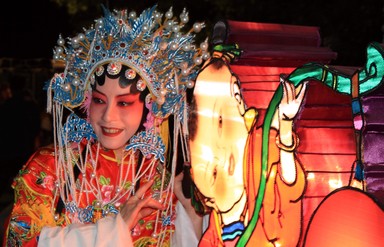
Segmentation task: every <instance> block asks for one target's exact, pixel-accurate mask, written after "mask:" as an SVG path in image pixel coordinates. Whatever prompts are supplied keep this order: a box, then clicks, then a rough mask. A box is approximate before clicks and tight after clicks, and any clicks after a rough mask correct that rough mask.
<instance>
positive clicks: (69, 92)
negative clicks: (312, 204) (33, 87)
mask: <svg viewBox="0 0 384 247" xmlns="http://www.w3.org/2000/svg"><path fill="white" fill-rule="evenodd" d="M187 22H188V13H187V12H186V10H184V11H183V12H182V13H181V15H180V20H177V18H175V17H173V11H172V8H170V9H169V11H167V12H166V13H165V14H164V15H163V14H162V13H160V12H158V11H157V10H156V6H154V7H152V8H149V9H146V10H144V11H143V12H142V13H141V14H140V15H139V16H136V13H135V12H133V11H132V12H129V13H128V11H127V10H121V11H109V10H107V9H104V16H103V17H102V18H100V19H98V20H96V22H95V24H94V26H91V27H90V28H88V29H84V32H83V33H80V34H78V35H77V36H75V37H73V38H69V39H68V42H66V41H65V40H64V39H63V38H61V36H60V37H59V39H58V44H57V47H56V48H55V51H54V59H56V60H58V61H62V62H64V64H65V70H64V71H63V73H60V74H55V76H54V77H53V78H52V79H51V80H50V82H49V84H48V85H47V87H46V89H47V91H48V107H47V110H48V111H50V112H51V113H52V114H53V120H54V121H53V122H54V140H55V143H54V145H52V146H50V147H44V148H41V149H40V150H38V151H37V152H36V153H35V154H34V155H33V156H32V157H31V158H30V159H29V161H28V162H27V163H26V164H25V165H24V167H23V168H22V169H21V170H20V172H19V175H18V176H17V177H16V178H15V180H14V182H13V188H14V190H15V203H14V206H13V209H12V212H11V215H10V217H9V222H8V228H7V231H6V235H5V239H4V246H37V245H39V246H62V245H65V246H169V245H171V244H174V245H176V246H194V245H197V241H198V239H199V235H200V234H201V232H200V231H201V229H199V228H200V224H199V223H200V222H201V217H200V216H198V215H196V214H195V211H194V210H193V207H191V205H190V200H188V199H186V198H185V197H184V196H183V193H182V190H181V180H182V176H183V175H182V173H180V175H177V174H176V173H177V171H176V165H177V163H179V161H180V160H181V162H183V159H182V158H178V157H183V158H184V161H188V159H189V154H188V150H187V149H186V148H185V130H186V129H187V126H186V124H187V115H186V91H187V89H188V88H190V87H192V86H193V80H194V79H195V77H196V75H197V72H198V68H199V65H200V64H201V63H202V59H203V57H207V56H209V55H208V53H207V51H206V48H207V44H206V42H207V41H204V42H203V43H202V45H200V46H196V45H195V44H194V42H195V41H194V39H195V33H197V32H199V31H200V30H201V28H202V27H204V24H203V23H195V24H194V25H193V27H192V28H191V30H189V31H188V32H182V31H181V29H182V28H183V27H184V26H185V25H186V24H187ZM178 153H179V155H177V154H178ZM181 222H182V229H181V228H180V224H181Z"/></svg>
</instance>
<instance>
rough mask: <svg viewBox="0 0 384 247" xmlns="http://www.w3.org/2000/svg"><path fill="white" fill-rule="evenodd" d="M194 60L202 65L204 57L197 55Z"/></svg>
mask: <svg viewBox="0 0 384 247" xmlns="http://www.w3.org/2000/svg"><path fill="white" fill-rule="evenodd" d="M194 62H195V64H196V65H200V64H201V63H202V62H203V59H202V58H201V57H196V58H195V60H194Z"/></svg>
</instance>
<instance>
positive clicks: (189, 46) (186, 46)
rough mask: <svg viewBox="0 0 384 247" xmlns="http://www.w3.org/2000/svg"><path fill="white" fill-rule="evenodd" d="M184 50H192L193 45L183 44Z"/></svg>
mask: <svg viewBox="0 0 384 247" xmlns="http://www.w3.org/2000/svg"><path fill="white" fill-rule="evenodd" d="M183 50H184V51H190V50H191V45H190V44H185V45H184V46H183Z"/></svg>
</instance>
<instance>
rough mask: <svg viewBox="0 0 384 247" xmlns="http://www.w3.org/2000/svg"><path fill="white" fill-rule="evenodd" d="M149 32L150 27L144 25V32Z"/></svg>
mask: <svg viewBox="0 0 384 247" xmlns="http://www.w3.org/2000/svg"><path fill="white" fill-rule="evenodd" d="M148 30H149V27H148V25H147V24H144V25H143V31H144V32H147V31H148Z"/></svg>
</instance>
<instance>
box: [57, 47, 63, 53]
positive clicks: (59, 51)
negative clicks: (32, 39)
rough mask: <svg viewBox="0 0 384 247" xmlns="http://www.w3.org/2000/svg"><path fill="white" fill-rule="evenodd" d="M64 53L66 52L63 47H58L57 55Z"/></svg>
mask: <svg viewBox="0 0 384 247" xmlns="http://www.w3.org/2000/svg"><path fill="white" fill-rule="evenodd" d="M63 51H64V49H63V47H61V46H59V47H56V53H58V54H61V53H63Z"/></svg>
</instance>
